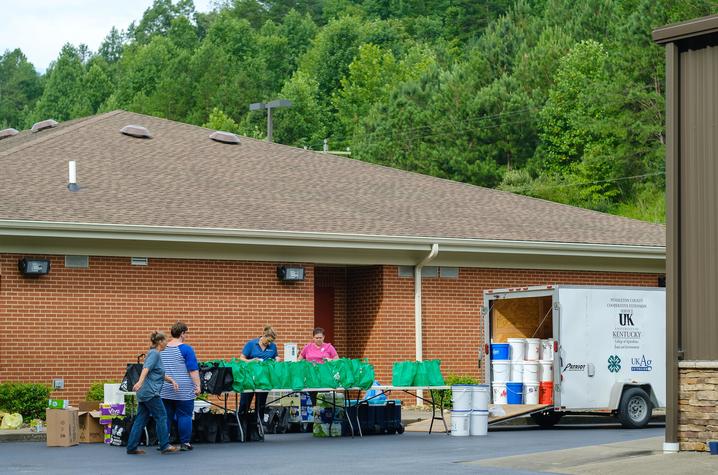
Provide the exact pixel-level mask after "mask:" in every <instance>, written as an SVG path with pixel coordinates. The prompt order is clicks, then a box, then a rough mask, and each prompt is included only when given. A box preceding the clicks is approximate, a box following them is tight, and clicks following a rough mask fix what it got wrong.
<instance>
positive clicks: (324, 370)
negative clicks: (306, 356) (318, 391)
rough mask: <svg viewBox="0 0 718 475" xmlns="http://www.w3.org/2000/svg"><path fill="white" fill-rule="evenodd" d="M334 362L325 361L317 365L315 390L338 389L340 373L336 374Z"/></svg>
mask: <svg viewBox="0 0 718 475" xmlns="http://www.w3.org/2000/svg"><path fill="white" fill-rule="evenodd" d="M333 363H334V361H325V362H324V363H318V364H317V365H315V367H314V368H315V371H316V375H317V381H316V382H317V385H316V386H313V387H315V388H338V387H339V373H337V372H335V365H334V364H333Z"/></svg>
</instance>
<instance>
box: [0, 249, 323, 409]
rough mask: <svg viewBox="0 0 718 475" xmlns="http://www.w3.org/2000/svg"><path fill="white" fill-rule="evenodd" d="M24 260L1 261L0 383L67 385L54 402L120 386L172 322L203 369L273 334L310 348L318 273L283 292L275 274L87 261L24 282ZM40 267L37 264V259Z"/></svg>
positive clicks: (209, 264) (59, 264)
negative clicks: (55, 381)
mask: <svg viewBox="0 0 718 475" xmlns="http://www.w3.org/2000/svg"><path fill="white" fill-rule="evenodd" d="M20 257H22V256H17V255H8V254H4V255H0V381H37V382H46V383H50V381H51V380H52V378H56V377H62V378H64V379H65V388H66V389H65V390H63V391H56V392H55V394H54V395H55V396H56V397H62V398H66V399H71V400H72V401H73V402H77V401H78V400H80V399H82V398H84V395H85V393H86V391H87V389H88V387H89V385H90V383H92V382H95V381H103V380H119V379H120V378H121V377H122V375H123V373H124V367H125V364H126V363H127V362H130V361H132V360H133V359H134V357H135V355H137V354H138V353H141V352H144V351H145V350H146V349H147V347H148V346H149V334H150V332H151V331H152V330H155V329H164V330H165V331H167V332H168V333H169V326H170V325H171V324H172V323H173V322H175V321H176V320H183V321H184V322H186V323H187V324H188V325H189V338H188V341H187V343H189V344H191V345H192V346H193V347H194V348H195V350H196V352H197V356H198V357H199V358H200V359H201V360H202V359H210V358H231V357H237V356H239V354H240V352H241V350H242V347H243V345H244V343H246V341H247V340H249V339H250V338H256V337H257V336H259V335H260V334H261V331H262V327H263V326H264V325H265V324H271V325H273V326H274V328H275V329H276V331H277V333H278V336H279V343H280V344H279V352H280V355H281V354H282V352H283V345H282V344H281V342H283V341H284V342H286V341H297V342H304V341H309V338H308V337H307V335H311V329H312V328H313V326H314V307H313V302H314V296H313V291H314V290H313V289H314V272H313V266H312V265H305V269H306V279H305V281H303V282H292V283H282V282H280V281H278V280H277V277H276V264H272V263H262V262H232V261H209V260H180V259H150V265H149V266H147V267H142V266H132V265H130V259H129V258H106V257H90V267H89V268H88V269H66V268H65V267H64V258H63V257H62V256H47V257H48V258H49V259H50V260H51V272H50V274H48V275H45V276H42V277H39V278H23V277H21V276H20V274H19V273H18V270H17V261H18V259H19V258H20ZM37 257H40V256H37Z"/></svg>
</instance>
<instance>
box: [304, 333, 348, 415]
mask: <svg viewBox="0 0 718 475" xmlns="http://www.w3.org/2000/svg"><path fill="white" fill-rule="evenodd" d="M338 358H339V355H338V354H337V350H335V349H334V346H332V344H331V343H324V329H323V328H322V327H317V328H315V329H314V331H313V332H312V341H311V342H310V343H307V344H306V345H304V348H302V351H301V352H300V353H299V357H298V359H300V360H307V361H310V362H312V363H319V364H321V363H324V360H336V359H338ZM309 397H310V398H311V400H312V406H316V405H317V392H316V391H309Z"/></svg>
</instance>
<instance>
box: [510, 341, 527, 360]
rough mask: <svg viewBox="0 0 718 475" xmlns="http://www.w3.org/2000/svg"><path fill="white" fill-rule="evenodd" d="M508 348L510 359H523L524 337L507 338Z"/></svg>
mask: <svg viewBox="0 0 718 475" xmlns="http://www.w3.org/2000/svg"><path fill="white" fill-rule="evenodd" d="M506 341H507V342H508V344H509V346H510V347H511V349H510V352H509V354H510V356H511V361H523V359H524V347H525V346H526V339H525V338H507V339H506Z"/></svg>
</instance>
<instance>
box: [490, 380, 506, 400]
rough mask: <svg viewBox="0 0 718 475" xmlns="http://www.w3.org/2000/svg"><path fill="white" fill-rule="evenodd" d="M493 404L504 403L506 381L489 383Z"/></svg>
mask: <svg viewBox="0 0 718 475" xmlns="http://www.w3.org/2000/svg"><path fill="white" fill-rule="evenodd" d="M491 389H492V392H493V400H494V404H506V403H507V402H506V382H501V383H497V382H493V383H491Z"/></svg>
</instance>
